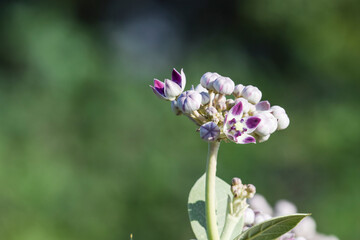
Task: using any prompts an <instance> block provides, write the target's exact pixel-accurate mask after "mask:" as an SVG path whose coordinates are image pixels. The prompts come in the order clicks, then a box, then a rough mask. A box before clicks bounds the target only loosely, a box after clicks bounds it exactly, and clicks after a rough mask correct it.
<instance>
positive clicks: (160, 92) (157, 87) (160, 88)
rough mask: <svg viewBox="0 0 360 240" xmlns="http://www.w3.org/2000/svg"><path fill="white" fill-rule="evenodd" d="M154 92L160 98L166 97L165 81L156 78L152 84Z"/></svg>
mask: <svg viewBox="0 0 360 240" xmlns="http://www.w3.org/2000/svg"><path fill="white" fill-rule="evenodd" d="M150 87H151V88H152V90H153V92H154V93H155V94H156V95H157V96H158V97H160V98H166V97H165V92H164V83H163V82H161V81H159V80H157V79H154V86H151V85H150Z"/></svg>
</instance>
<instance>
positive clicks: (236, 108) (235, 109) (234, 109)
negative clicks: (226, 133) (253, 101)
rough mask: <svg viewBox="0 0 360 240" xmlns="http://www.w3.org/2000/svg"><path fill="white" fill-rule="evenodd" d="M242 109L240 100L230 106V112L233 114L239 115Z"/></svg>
mask: <svg viewBox="0 0 360 240" xmlns="http://www.w3.org/2000/svg"><path fill="white" fill-rule="evenodd" d="M242 111H243V105H242V102H239V103H238V104H236V105H235V106H233V107H232V108H231V113H232V114H233V115H234V116H238V115H241V114H242Z"/></svg>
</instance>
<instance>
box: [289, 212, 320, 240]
mask: <svg viewBox="0 0 360 240" xmlns="http://www.w3.org/2000/svg"><path fill="white" fill-rule="evenodd" d="M294 232H295V234H296V235H301V236H304V237H306V238H310V239H312V238H313V237H314V236H315V234H316V223H315V220H314V219H313V218H312V217H306V218H304V219H303V220H302V221H301V222H300V223H299V224H298V225H297V226H296V227H295V228H294Z"/></svg>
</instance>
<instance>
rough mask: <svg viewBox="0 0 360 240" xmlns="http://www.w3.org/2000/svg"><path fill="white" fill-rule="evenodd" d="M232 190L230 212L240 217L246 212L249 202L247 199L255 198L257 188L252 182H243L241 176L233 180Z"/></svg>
mask: <svg viewBox="0 0 360 240" xmlns="http://www.w3.org/2000/svg"><path fill="white" fill-rule="evenodd" d="M231 192H232V194H233V196H234V197H233V200H232V202H231V203H230V205H229V209H230V214H231V215H232V216H234V217H240V216H242V215H243V214H246V212H247V208H248V206H249V205H248V204H247V203H246V200H247V199H250V198H253V197H254V195H255V192H256V188H255V186H254V185H252V184H243V183H242V182H241V180H240V178H233V179H232V182H231Z"/></svg>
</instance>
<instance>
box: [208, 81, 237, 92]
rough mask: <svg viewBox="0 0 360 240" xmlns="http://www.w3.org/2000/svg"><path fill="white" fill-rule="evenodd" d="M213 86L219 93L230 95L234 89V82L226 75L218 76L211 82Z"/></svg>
mask: <svg viewBox="0 0 360 240" xmlns="http://www.w3.org/2000/svg"><path fill="white" fill-rule="evenodd" d="M213 88H214V90H215V91H216V92H218V93H220V94H224V95H230V94H232V93H233V91H234V88H235V83H234V82H233V80H231V79H230V78H228V77H218V78H217V79H216V80H215V81H214V83H213Z"/></svg>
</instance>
